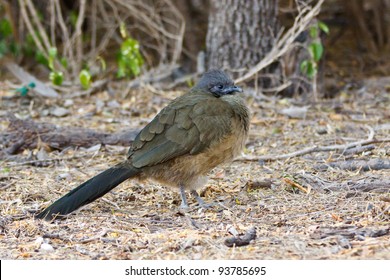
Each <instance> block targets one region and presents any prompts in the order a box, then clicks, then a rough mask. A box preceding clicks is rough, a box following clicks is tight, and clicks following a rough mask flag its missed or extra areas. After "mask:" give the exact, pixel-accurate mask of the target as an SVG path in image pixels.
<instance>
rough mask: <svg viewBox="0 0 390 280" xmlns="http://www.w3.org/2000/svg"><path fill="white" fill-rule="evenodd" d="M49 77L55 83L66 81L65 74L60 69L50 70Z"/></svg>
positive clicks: (58, 84)
mask: <svg viewBox="0 0 390 280" xmlns="http://www.w3.org/2000/svg"><path fill="white" fill-rule="evenodd" d="M49 79H50V81H51V82H52V83H53V85H56V86H60V85H62V83H63V81H64V74H63V73H62V72H60V71H58V72H57V71H52V72H50V75H49Z"/></svg>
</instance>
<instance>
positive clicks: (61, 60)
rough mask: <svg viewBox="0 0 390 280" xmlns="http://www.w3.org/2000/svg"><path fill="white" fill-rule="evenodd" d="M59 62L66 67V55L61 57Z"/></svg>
mask: <svg viewBox="0 0 390 280" xmlns="http://www.w3.org/2000/svg"><path fill="white" fill-rule="evenodd" d="M60 63H61V65H62V66H64V68H68V60H67V59H66V57H61V59H60Z"/></svg>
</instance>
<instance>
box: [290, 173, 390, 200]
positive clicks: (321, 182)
mask: <svg viewBox="0 0 390 280" xmlns="http://www.w3.org/2000/svg"><path fill="white" fill-rule="evenodd" d="M294 180H295V181H297V182H299V184H300V185H302V186H306V185H309V186H311V187H313V188H315V189H316V190H327V191H341V190H349V191H351V192H353V194H356V192H376V193H387V192H389V191H390V180H389V179H387V178H381V177H374V176H369V177H364V178H361V179H358V180H355V181H352V180H346V181H342V182H332V181H328V180H325V179H323V178H321V177H319V176H318V175H313V174H310V173H305V174H296V175H294ZM348 196H351V194H348Z"/></svg>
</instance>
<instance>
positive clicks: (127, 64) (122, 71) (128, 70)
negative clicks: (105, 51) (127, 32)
mask: <svg viewBox="0 0 390 280" xmlns="http://www.w3.org/2000/svg"><path fill="white" fill-rule="evenodd" d="M117 62H118V72H117V77H118V78H122V77H125V76H138V75H139V74H140V73H141V66H142V65H143V64H144V60H143V58H142V55H141V53H140V51H139V43H138V41H137V40H134V39H132V38H127V39H126V40H124V41H123V42H122V44H121V47H120V52H119V53H118V56H117Z"/></svg>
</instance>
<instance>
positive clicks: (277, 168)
mask: <svg viewBox="0 0 390 280" xmlns="http://www.w3.org/2000/svg"><path fill="white" fill-rule="evenodd" d="M389 86H390V80H389V79H385V78H378V79H367V80H365V81H363V82H362V83H361V86H360V87H357V88H356V87H345V90H343V91H342V92H341V93H340V94H339V95H338V96H337V97H336V98H334V99H329V100H322V101H320V102H317V103H315V104H314V105H313V104H312V105H310V106H308V107H307V112H306V114H305V116H304V117H303V118H290V117H288V116H286V115H284V114H281V110H282V109H285V108H289V107H291V106H300V107H302V106H303V105H302V104H300V103H299V101H297V100H296V99H278V98H265V99H261V100H254V99H253V98H252V97H248V98H247V101H248V104H249V106H250V108H251V111H252V113H253V116H252V122H251V132H250V137H249V140H248V142H247V145H246V150H245V157H242V158H240V159H239V160H237V161H234V162H233V163H232V164H230V165H226V166H221V167H219V168H217V169H215V170H213V172H211V174H210V180H209V182H208V184H207V185H206V186H205V188H204V189H203V190H202V192H201V195H202V196H203V197H204V199H205V200H207V201H210V202H211V201H214V202H217V204H216V206H215V207H213V208H212V209H207V210H204V209H201V208H198V207H197V205H196V203H195V200H194V199H193V198H190V202H191V211H190V212H188V213H185V214H183V213H180V212H179V211H178V206H179V204H180V198H179V194H178V192H177V190H173V189H168V188H166V187H164V186H161V185H158V184H156V183H154V182H149V181H146V182H137V181H135V180H129V181H126V182H125V183H123V184H121V185H120V186H119V187H117V188H116V189H114V190H113V191H111V192H110V193H109V194H107V195H106V196H104V198H102V199H99V200H98V201H95V202H94V203H92V204H90V205H88V206H86V207H84V208H83V209H82V210H79V211H77V212H76V213H74V214H72V215H70V216H69V217H68V218H66V219H63V220H59V221H55V222H53V223H49V222H45V221H41V220H35V219H33V213H34V212H36V211H38V210H39V209H42V208H43V207H46V206H48V205H49V204H50V203H51V202H53V201H54V200H56V199H57V198H59V197H60V196H62V195H63V194H65V193H66V192H68V191H69V190H71V189H72V188H74V187H76V186H77V185H78V184H80V183H82V182H83V181H85V180H87V179H88V178H90V177H92V176H93V175H95V174H97V173H98V172H99V171H102V170H104V169H106V168H107V167H108V166H111V165H113V164H115V163H117V162H119V161H121V160H122V159H123V158H124V156H125V154H126V150H127V149H126V147H120V146H104V147H103V146H94V147H92V148H89V149H84V148H76V149H75V148H69V149H65V150H62V151H58V150H48V149H45V145H44V143H42V145H41V147H38V148H37V149H35V150H33V151H24V152H23V154H22V156H23V157H25V158H26V159H29V161H28V162H20V161H12V160H11V161H10V160H8V161H2V162H1V174H0V193H1V195H0V213H1V216H0V258H1V259H390V235H389V229H390V224H389V221H390V191H389V190H390V188H389V185H388V184H389V182H390V181H389V178H390V169H389V167H388V166H387V168H386V160H387V161H388V160H389V158H390V142H384V143H373V144H372V145H373V147H370V148H367V149H361V150H359V149H357V150H355V151H352V152H351V153H349V154H347V153H345V154H342V151H337V150H331V151H326V152H313V153H308V154H306V155H302V156H297V157H290V158H286V159H279V160H270V161H268V160H266V161H263V160H258V159H259V158H258V157H260V156H264V155H282V154H286V153H291V152H295V151H299V150H302V149H305V148H308V147H312V146H317V147H325V146H329V145H336V144H340V145H342V144H347V143H351V142H356V141H361V140H365V139H367V138H368V137H369V135H370V136H371V138H372V139H386V138H387V139H388V138H389V135H390V133H389V132H390V110H389V108H390V95H389V92H388V90H389ZM1 88H3V90H2V91H1V94H2V95H3V96H9V95H10V90H9V83H6V82H2V87H1ZM114 92H116V93H117V94H114V95H112V94H109V93H108V92H107V91H103V92H99V93H97V94H94V95H92V96H90V97H89V98H76V99H73V101H67V100H66V99H63V100H61V101H60V102H59V101H56V102H55V101H51V100H38V99H20V98H9V99H3V101H2V102H1V103H0V105H1V106H0V113H1V130H2V131H5V130H6V129H7V127H8V120H7V118H6V115H7V113H9V112H12V113H14V114H15V115H16V116H17V117H19V118H24V117H31V118H33V119H34V120H35V121H37V122H49V123H54V124H57V125H59V126H77V127H87V128H93V129H96V130H100V131H109V132H115V131H123V130H126V129H132V128H137V129H139V128H141V127H143V126H144V125H145V124H146V123H147V122H148V121H149V120H151V118H152V117H153V116H154V115H155V114H156V113H157V112H158V111H159V110H160V109H161V108H162V107H163V106H165V105H166V104H167V103H168V102H169V100H170V99H172V98H174V97H175V96H177V95H179V94H181V92H180V91H171V92H155V91H151V90H147V89H143V90H138V91H132V92H125V91H124V89H123V88H117V89H115V90H114ZM118 92H121V94H118ZM56 106H61V107H64V108H66V109H67V110H69V113H68V114H66V115H65V116H62V117H55V116H52V115H50V114H47V112H48V111H50V110H51V108H54V107H56ZM46 148H47V147H46ZM377 159H382V160H383V161H385V162H384V165H385V166H384V167H383V166H382V168H375V167H373V166H368V167H367V166H366V167H361V166H360V167H357V169H353V168H352V170H348V169H343V168H342V167H340V166H339V167H337V166H332V164H340V163H345V162H351V161H353V162H358V161H359V162H360V163H362V164H363V165H364V164H366V163H368V161H369V160H377ZM42 162H44V163H46V164H37V163H42ZM387 164H388V163H387ZM375 169H379V170H375ZM294 183H295V185H293V184H294ZM252 227H255V228H256V233H257V237H256V239H255V240H253V241H252V242H251V243H250V244H249V245H247V246H243V247H227V246H226V245H225V240H226V238H229V237H232V234H237V233H238V234H243V233H245V232H246V231H247V230H248V229H250V228H252Z"/></svg>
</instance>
